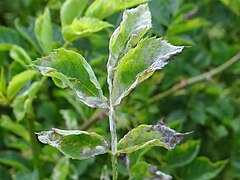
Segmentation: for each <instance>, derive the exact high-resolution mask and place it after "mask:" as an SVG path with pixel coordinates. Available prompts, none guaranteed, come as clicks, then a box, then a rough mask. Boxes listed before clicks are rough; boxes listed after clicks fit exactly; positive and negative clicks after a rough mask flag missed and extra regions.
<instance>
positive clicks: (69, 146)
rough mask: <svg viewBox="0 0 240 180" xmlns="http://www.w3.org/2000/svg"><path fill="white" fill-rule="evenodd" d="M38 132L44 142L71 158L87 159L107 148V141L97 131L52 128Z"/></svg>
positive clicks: (103, 152) (105, 150)
mask: <svg viewBox="0 0 240 180" xmlns="http://www.w3.org/2000/svg"><path fill="white" fill-rule="evenodd" d="M37 134H38V139H39V141H41V142H42V143H44V144H49V145H50V146H53V147H55V148H57V149H58V150H59V151H61V152H62V153H63V154H64V155H66V156H68V157H70V158H73V159H87V158H91V157H94V156H96V155H99V154H105V153H106V152H107V150H108V144H107V142H106V141H105V140H104V139H103V138H102V136H100V135H98V134H97V133H93V132H91V133H89V132H86V131H80V130H60V129H55V128H53V129H52V130H50V131H43V132H40V133H37Z"/></svg>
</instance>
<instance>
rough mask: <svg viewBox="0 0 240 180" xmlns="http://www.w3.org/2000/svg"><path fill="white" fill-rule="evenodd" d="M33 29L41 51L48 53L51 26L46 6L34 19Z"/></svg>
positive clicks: (49, 49) (50, 48)
mask: <svg viewBox="0 0 240 180" xmlns="http://www.w3.org/2000/svg"><path fill="white" fill-rule="evenodd" d="M34 30H35V34H36V37H37V40H38V43H39V45H40V46H41V48H42V50H43V52H44V53H45V54H49V53H50V52H51V50H52V26H51V17H50V12H49V9H48V8H46V9H45V11H44V13H43V15H41V16H39V17H38V18H37V19H36V22H35V29H34Z"/></svg>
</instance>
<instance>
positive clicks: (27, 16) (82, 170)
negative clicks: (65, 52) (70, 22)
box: [0, 0, 240, 180]
mask: <svg viewBox="0 0 240 180" xmlns="http://www.w3.org/2000/svg"><path fill="white" fill-rule="evenodd" d="M63 2H64V0H20V1H16V0H1V1H0V67H1V76H0V115H1V117H0V137H1V141H0V179H4V180H5V179H6V180H7V179H19V180H25V179H99V177H100V176H101V174H102V177H103V175H104V173H108V171H109V170H110V169H111V167H110V166H109V165H107V164H110V159H109V157H108V156H107V155H101V156H98V157H95V158H91V159H88V160H83V161H78V160H71V159H67V158H65V157H64V156H63V155H62V154H61V153H60V152H58V151H57V150H56V149H54V148H52V147H50V146H44V145H43V144H41V143H39V142H38V141H37V140H36V137H35V135H34V132H37V131H42V130H49V129H51V128H52V127H56V128H60V129H81V130H87V131H95V132H97V133H99V134H101V135H103V136H104V137H106V139H108V140H109V139H110V135H109V133H108V132H109V127H108V119H107V115H106V113H107V112H105V111H104V110H101V109H91V108H89V107H87V106H85V105H83V104H81V103H79V102H78V101H77V99H76V97H74V94H73V93H72V92H71V91H70V90H68V89H59V88H58V87H56V86H55V85H54V83H53V82H52V80H51V79H47V80H44V82H43V83H42V84H41V88H40V89H39V90H38V92H37V93H36V94H34V97H35V98H34V99H33V98H31V97H30V95H29V92H28V89H29V87H30V86H31V85H32V84H33V83H34V82H39V81H40V79H41V76H40V74H39V73H38V72H37V71H36V73H35V74H34V75H33V77H29V78H27V79H26V80H23V81H24V83H23V84H21V85H17V86H16V87H13V88H12V89H13V91H14V92H15V91H16V92H15V94H14V95H12V96H10V97H9V96H7V95H6V89H8V88H9V86H10V85H11V82H12V84H13V81H14V80H13V78H14V77H15V81H21V80H22V79H21V77H20V76H18V77H16V76H17V75H19V74H21V73H22V72H24V71H26V69H28V68H29V67H26V66H24V65H23V64H21V60H18V58H20V59H21V58H23V59H24V58H25V59H27V58H26V55H25V56H24V53H22V54H21V55H22V56H23V57H22V56H20V57H19V56H17V57H16V56H15V54H14V52H15V51H14V50H13V45H17V47H21V48H22V49H24V52H25V53H26V54H27V56H28V57H30V60H32V61H33V60H35V59H36V58H37V57H41V56H43V52H42V50H41V48H40V46H39V43H38V41H37V39H36V35H35V32H34V24H35V19H36V18H37V17H38V16H39V15H40V14H42V12H43V11H44V8H45V7H48V8H49V9H50V14H51V21H52V37H53V43H52V48H53V49H54V48H58V47H61V46H63V44H64V39H63V37H62V34H61V23H60V8H61V6H62V4H63ZM92 2H93V1H91V0H90V1H89V2H88V4H89V5H90V4H91V3H92ZM116 6H117V3H116ZM149 7H150V10H151V12H152V21H153V22H152V23H153V29H152V30H151V32H150V35H152V36H159V37H163V38H164V39H167V40H168V41H169V42H170V43H172V44H174V45H185V46H187V47H186V48H185V50H184V51H183V53H182V54H181V55H179V56H177V57H176V58H175V59H174V60H173V61H172V62H171V63H170V64H169V65H167V66H166V68H164V70H161V71H158V72H156V73H155V74H154V76H152V77H151V78H150V80H148V81H145V82H144V83H142V84H141V85H140V86H139V87H138V88H136V89H135V90H134V91H133V92H132V93H131V94H130V95H129V96H128V97H126V98H125V99H124V100H123V102H122V104H121V106H120V107H118V109H117V121H118V129H117V130H118V136H119V138H120V137H122V136H123V135H124V134H126V133H127V132H128V131H129V130H130V129H132V128H134V127H136V126H138V125H140V124H156V123H157V122H158V121H159V120H160V119H162V120H163V121H164V122H165V123H166V124H168V125H169V126H170V127H172V128H173V129H175V130H177V131H179V132H188V131H193V133H192V134H191V135H190V136H188V137H187V138H185V140H184V142H183V143H182V145H180V146H178V147H177V148H176V150H174V151H170V152H168V151H167V150H165V149H162V148H159V147H156V148H148V149H147V150H141V151H138V152H136V153H133V154H131V155H130V157H129V159H130V164H132V165H134V164H136V163H137V162H139V161H141V160H144V161H146V162H148V163H149V164H153V165H154V166H157V167H158V169H159V170H161V171H163V172H165V173H167V174H170V175H171V176H173V179H183V180H185V179H189V180H195V179H199V180H200V179H201V180H202V179H223V180H231V179H240V138H239V137H240V114H239V112H240V96H239V95H240V62H233V61H231V64H232V65H231V66H230V67H226V68H225V67H224V68H223V69H221V70H220V72H219V73H218V74H216V75H214V76H211V74H209V71H210V70H214V69H215V70H216V71H217V70H219V69H216V68H218V67H219V66H220V67H222V66H221V65H222V64H224V65H226V63H227V62H229V60H231V58H232V57H234V56H235V55H236V54H238V53H239V52H240V1H239V0H193V1H190V0H189V1H188V0H152V1H150V2H149ZM122 12H123V11H122V10H119V11H117V12H116V13H114V14H113V15H111V16H108V17H106V18H105V19H104V21H107V22H109V23H111V24H113V26H114V27H111V28H107V29H104V30H102V31H99V32H97V33H92V34H90V35H89V36H87V37H83V38H79V39H77V40H75V41H73V42H72V43H70V44H69V46H68V48H69V49H73V50H75V51H78V52H80V53H81V54H82V55H83V56H84V57H85V58H86V59H87V60H88V62H89V63H90V64H91V66H92V67H93V70H94V72H95V73H96V76H97V78H98V80H99V82H100V84H101V86H102V88H103V89H104V93H105V94H106V93H107V88H108V86H107V83H106V77H107V74H106V63H107V59H108V42H109V38H110V36H111V34H112V33H113V31H114V29H115V28H116V27H117V26H118V25H119V22H120V21H121V17H122ZM238 59H239V55H238ZM19 62H20V63H19ZM206 72H208V74H204V73H206ZM214 72H215V71H214ZM203 74H204V76H201V75H203ZM196 77H197V78H196ZM199 77H203V78H202V79H201V81H200V80H199V79H198V78H199ZM189 79H190V80H189ZM195 80H196V82H195ZM4 82H5V83H4ZM186 82H187V83H189V85H188V86H185V84H184V83H186ZM179 83H180V85H179V86H175V85H176V84H179ZM4 84H6V86H5V85H4ZM182 85H183V86H182ZM173 86H175V88H173V89H171V88H172V87H173ZM169 89H170V90H169ZM29 99H30V101H32V102H31V103H30V105H29V106H27V105H26V106H27V107H28V108H27V109H26V107H23V104H24V105H25V102H26V101H27V100H29ZM124 159H125V157H122V158H120V159H119V167H118V168H119V179H127V178H128V169H127V168H126V167H125V166H124ZM104 164H106V166H104ZM135 169H136V168H135ZM59 173H60V175H59ZM130 173H132V176H133V177H134V168H131V167H130Z"/></svg>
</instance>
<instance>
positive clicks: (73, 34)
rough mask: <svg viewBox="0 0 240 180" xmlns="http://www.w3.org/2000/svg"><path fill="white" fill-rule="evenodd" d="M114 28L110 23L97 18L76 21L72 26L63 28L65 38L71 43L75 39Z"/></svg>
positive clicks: (84, 18)
mask: <svg viewBox="0 0 240 180" xmlns="http://www.w3.org/2000/svg"><path fill="white" fill-rule="evenodd" d="M110 26H112V25H111V24H109V23H108V22H104V21H101V20H99V19H96V18H91V17H83V18H80V19H74V20H73V22H72V24H70V25H67V26H64V27H63V36H64V38H65V39H66V40H67V41H69V42H71V41H73V40H75V39H78V38H81V37H86V36H89V35H91V34H92V33H95V32H98V31H101V30H102V29H104V28H107V27H110Z"/></svg>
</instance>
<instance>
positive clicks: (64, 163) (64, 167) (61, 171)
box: [51, 157, 70, 180]
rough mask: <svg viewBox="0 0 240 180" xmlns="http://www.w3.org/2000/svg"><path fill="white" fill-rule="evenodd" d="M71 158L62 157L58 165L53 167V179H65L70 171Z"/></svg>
mask: <svg viewBox="0 0 240 180" xmlns="http://www.w3.org/2000/svg"><path fill="white" fill-rule="evenodd" d="M69 165H70V163H69V159H68V158H67V157H63V158H62V159H60V160H59V161H58V162H57V164H56V166H55V167H54V169H53V172H52V175H51V179H52V180H65V179H66V178H67V175H68V171H69Z"/></svg>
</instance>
